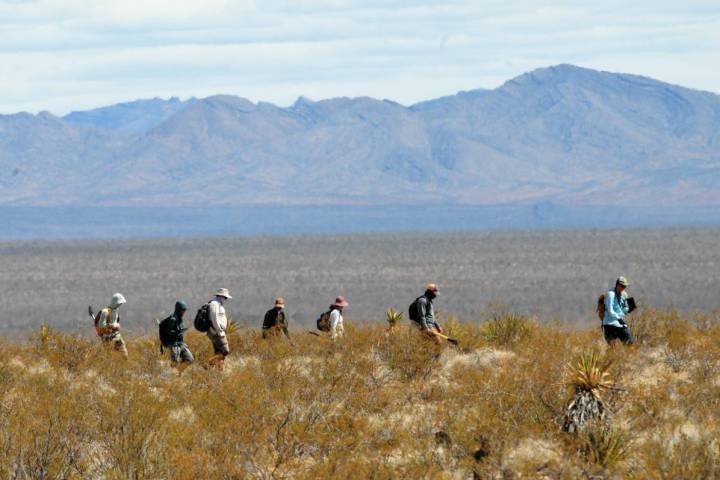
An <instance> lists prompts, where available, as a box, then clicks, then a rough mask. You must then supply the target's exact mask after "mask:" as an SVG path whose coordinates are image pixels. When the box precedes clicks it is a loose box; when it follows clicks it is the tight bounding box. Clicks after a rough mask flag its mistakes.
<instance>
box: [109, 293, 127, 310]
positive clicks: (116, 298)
mask: <svg viewBox="0 0 720 480" xmlns="http://www.w3.org/2000/svg"><path fill="white" fill-rule="evenodd" d="M125 303H126V300H125V297H123V295H122V293H116V294H115V295H113V296H112V299H111V300H110V308H120V306H122V305H124V304H125Z"/></svg>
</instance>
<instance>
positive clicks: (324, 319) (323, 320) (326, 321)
mask: <svg viewBox="0 0 720 480" xmlns="http://www.w3.org/2000/svg"><path fill="white" fill-rule="evenodd" d="M330 312H332V310H328V311H327V312H323V313H322V314H320V316H319V317H318V318H317V321H316V323H317V329H318V330H320V331H321V332H329V331H330Z"/></svg>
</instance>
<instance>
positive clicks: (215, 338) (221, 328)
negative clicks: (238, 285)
mask: <svg viewBox="0 0 720 480" xmlns="http://www.w3.org/2000/svg"><path fill="white" fill-rule="evenodd" d="M231 298H232V297H231V296H230V292H229V291H228V289H227V288H221V289H219V290H218V291H217V292H216V293H215V298H214V299H212V300H211V301H210V303H209V308H208V317H209V318H210V328H209V329H208V331H207V336H208V338H209V339H210V341H211V342H212V346H213V351H214V352H215V355H214V356H213V357H212V358H211V359H210V360H209V362H208V363H210V364H211V365H219V366H221V367H222V365H223V364H224V362H225V357H227V356H228V355H229V354H230V346H229V344H228V339H227V324H228V322H227V314H226V313H225V302H227V301H228V300H230V299H231Z"/></svg>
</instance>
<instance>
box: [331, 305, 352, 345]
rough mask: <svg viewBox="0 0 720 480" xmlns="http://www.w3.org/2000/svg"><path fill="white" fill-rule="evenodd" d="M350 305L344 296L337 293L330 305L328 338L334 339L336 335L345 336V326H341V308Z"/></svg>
mask: <svg viewBox="0 0 720 480" xmlns="http://www.w3.org/2000/svg"><path fill="white" fill-rule="evenodd" d="M348 305H350V304H349V303H348V302H347V300H345V297H343V296H342V295H339V296H338V297H337V298H336V299H335V303H333V304H332V305H330V338H331V339H333V340H335V339H336V338H337V337H344V336H345V327H344V326H343V316H342V312H343V309H345V308H347V307H348Z"/></svg>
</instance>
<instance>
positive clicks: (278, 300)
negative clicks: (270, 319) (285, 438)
mask: <svg viewBox="0 0 720 480" xmlns="http://www.w3.org/2000/svg"><path fill="white" fill-rule="evenodd" d="M275 306H276V307H281V308H284V307H285V299H284V298H282V297H278V298H276V299H275Z"/></svg>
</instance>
